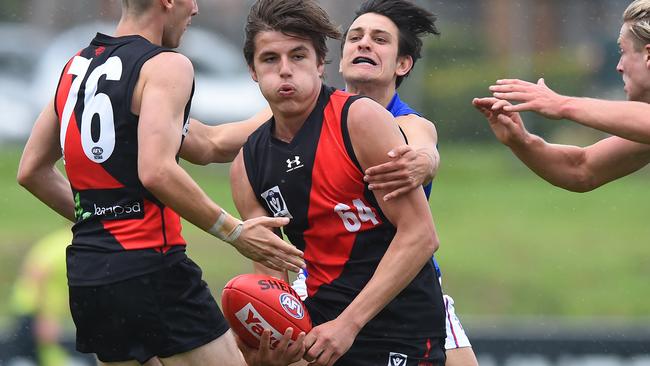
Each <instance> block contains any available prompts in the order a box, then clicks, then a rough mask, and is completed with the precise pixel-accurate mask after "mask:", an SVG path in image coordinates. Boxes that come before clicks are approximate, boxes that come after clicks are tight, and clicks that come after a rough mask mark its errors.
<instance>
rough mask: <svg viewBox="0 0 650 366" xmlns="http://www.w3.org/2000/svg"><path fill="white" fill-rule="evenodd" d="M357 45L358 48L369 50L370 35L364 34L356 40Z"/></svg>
mask: <svg viewBox="0 0 650 366" xmlns="http://www.w3.org/2000/svg"><path fill="white" fill-rule="evenodd" d="M357 47H359V49H360V50H369V49H370V36H368V35H364V36H363V37H362V38H361V39H360V40H359V42H357Z"/></svg>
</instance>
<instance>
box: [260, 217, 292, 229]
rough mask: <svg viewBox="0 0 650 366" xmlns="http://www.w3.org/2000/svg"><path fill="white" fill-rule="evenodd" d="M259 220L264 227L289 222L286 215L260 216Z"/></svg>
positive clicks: (277, 225) (282, 224) (280, 225)
mask: <svg viewBox="0 0 650 366" xmlns="http://www.w3.org/2000/svg"><path fill="white" fill-rule="evenodd" d="M259 221H260V222H261V223H262V225H264V226H266V227H283V226H285V225H287V224H289V218H288V217H260V218H259Z"/></svg>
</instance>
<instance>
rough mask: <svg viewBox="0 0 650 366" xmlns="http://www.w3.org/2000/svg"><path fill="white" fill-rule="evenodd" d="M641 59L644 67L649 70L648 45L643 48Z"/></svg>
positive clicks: (649, 47) (649, 49) (649, 48)
mask: <svg viewBox="0 0 650 366" xmlns="http://www.w3.org/2000/svg"><path fill="white" fill-rule="evenodd" d="M642 52H643V58H644V59H645V65H646V67H647V68H649V69H650V43H647V44H646V45H645V46H643V51H642Z"/></svg>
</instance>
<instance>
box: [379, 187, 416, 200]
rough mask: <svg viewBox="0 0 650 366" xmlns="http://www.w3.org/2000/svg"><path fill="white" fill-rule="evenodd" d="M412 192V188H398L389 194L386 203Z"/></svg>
mask: <svg viewBox="0 0 650 366" xmlns="http://www.w3.org/2000/svg"><path fill="white" fill-rule="evenodd" d="M410 191H411V188H409V187H402V188H398V189H396V190H394V191H392V192H390V193H388V194H387V195H385V196H384V201H390V200H392V199H394V198H397V197H399V196H401V195H403V194H405V193H408V192H410Z"/></svg>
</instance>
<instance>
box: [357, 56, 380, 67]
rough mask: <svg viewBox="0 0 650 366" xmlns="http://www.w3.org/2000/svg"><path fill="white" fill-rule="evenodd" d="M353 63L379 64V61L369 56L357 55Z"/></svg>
mask: <svg viewBox="0 0 650 366" xmlns="http://www.w3.org/2000/svg"><path fill="white" fill-rule="evenodd" d="M352 64H353V65H359V64H370V65H372V66H377V63H376V62H375V60H373V59H371V58H368V57H363V56H360V57H356V58H355V59H354V60H352Z"/></svg>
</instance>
